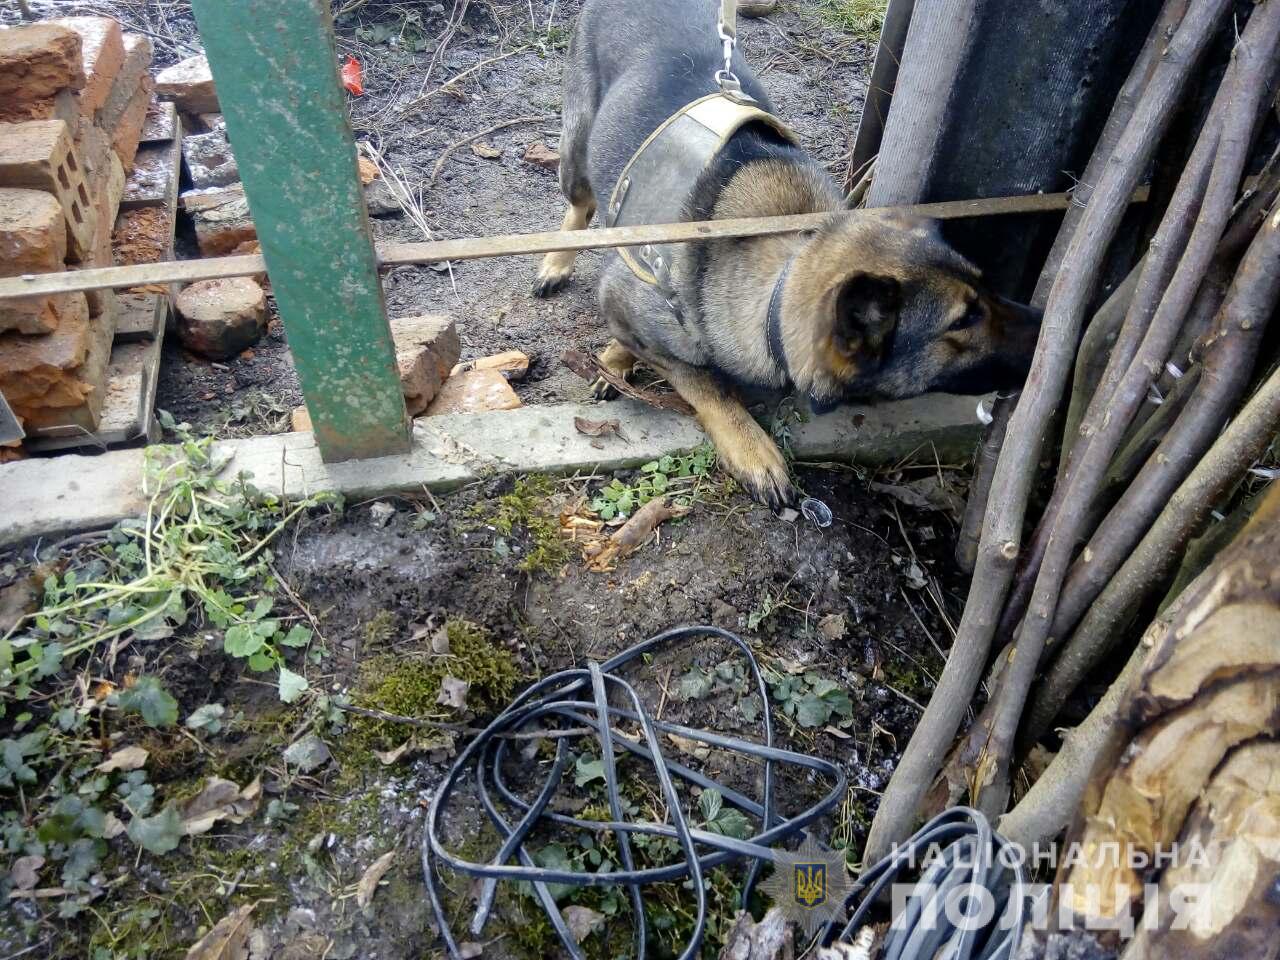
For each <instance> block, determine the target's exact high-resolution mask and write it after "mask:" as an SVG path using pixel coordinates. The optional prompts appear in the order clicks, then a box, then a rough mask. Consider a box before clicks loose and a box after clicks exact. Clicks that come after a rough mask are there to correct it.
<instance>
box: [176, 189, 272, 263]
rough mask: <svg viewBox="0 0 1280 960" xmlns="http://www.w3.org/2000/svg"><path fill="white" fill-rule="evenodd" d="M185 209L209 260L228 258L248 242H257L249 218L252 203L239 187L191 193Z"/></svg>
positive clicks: (185, 200) (186, 197) (201, 251)
mask: <svg viewBox="0 0 1280 960" xmlns="http://www.w3.org/2000/svg"><path fill="white" fill-rule="evenodd" d="M181 203H182V209H183V210H184V211H186V213H187V214H188V215H189V216H190V217H191V220H192V223H193V224H194V225H195V229H196V243H197V244H199V246H200V253H201V254H202V255H204V256H206V257H221V256H225V255H227V254H228V253H230V252H231V251H232V250H234V249H235V248H236V247H238V246H239V245H240V244H242V243H244V242H245V241H246V240H256V239H258V232H257V230H256V229H255V228H254V226H253V217H251V216H250V215H249V201H248V200H246V199H245V196H244V188H243V187H241V186H240V185H239V184H237V185H235V186H232V187H225V188H223V189H221V190H199V191H194V190H193V191H189V192H187V193H184V194H183V195H182V200H181Z"/></svg>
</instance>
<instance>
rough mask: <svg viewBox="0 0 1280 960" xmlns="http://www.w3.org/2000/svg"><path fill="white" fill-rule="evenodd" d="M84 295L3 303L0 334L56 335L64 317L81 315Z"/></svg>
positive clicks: (70, 294)
mask: <svg viewBox="0 0 1280 960" xmlns="http://www.w3.org/2000/svg"><path fill="white" fill-rule="evenodd" d="M86 299H87V298H86V297H85V295H84V294H82V293H55V294H53V295H51V296H48V297H16V298H12V299H5V300H0V332H6V333H7V332H9V331H11V330H12V331H16V332H18V333H25V334H41V333H53V332H54V331H55V330H57V329H58V327H60V326H61V325H62V322H63V319H64V318H65V317H68V316H70V317H72V318H73V319H74V318H75V317H76V316H78V315H79V313H80V301H82V300H86Z"/></svg>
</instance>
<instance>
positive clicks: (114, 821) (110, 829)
mask: <svg viewBox="0 0 1280 960" xmlns="http://www.w3.org/2000/svg"><path fill="white" fill-rule="evenodd" d="M127 829H128V827H126V826H125V823H124V821H123V820H121V819H120V818H119V817H117V816H116V815H115V814H114V813H108V814H107V816H106V819H105V820H104V821H103V825H102V839H103V840H114V839H115V838H116V837H118V836H120V834H122V833H124V832H125V830H127Z"/></svg>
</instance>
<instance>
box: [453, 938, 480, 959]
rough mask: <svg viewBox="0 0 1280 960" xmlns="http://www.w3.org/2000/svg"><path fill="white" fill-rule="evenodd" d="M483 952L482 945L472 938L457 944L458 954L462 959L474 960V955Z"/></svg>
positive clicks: (476, 955)
mask: <svg viewBox="0 0 1280 960" xmlns="http://www.w3.org/2000/svg"><path fill="white" fill-rule="evenodd" d="M483 953H484V947H482V946H481V945H480V944H478V943H476V942H475V941H473V940H468V941H466V942H465V943H460V944H458V956H459V957H461V958H462V960H475V958H476V957H478V956H480V955H481V954H483Z"/></svg>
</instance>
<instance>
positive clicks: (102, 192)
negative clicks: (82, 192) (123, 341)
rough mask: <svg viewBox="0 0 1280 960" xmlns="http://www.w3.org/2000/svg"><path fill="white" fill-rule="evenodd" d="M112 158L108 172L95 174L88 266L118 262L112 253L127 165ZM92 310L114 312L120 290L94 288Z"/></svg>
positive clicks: (92, 191) (91, 292) (90, 305)
mask: <svg viewBox="0 0 1280 960" xmlns="http://www.w3.org/2000/svg"><path fill="white" fill-rule="evenodd" d="M108 156H109V161H108V164H107V167H106V170H105V172H104V173H102V174H100V175H99V176H97V177H95V178H94V180H93V182H92V184H91V188H90V192H91V194H92V198H93V205H94V219H95V222H96V225H95V227H94V235H93V247H92V249H91V250H90V251H89V254H88V256H87V257H85V258H84V259H83V260H81V261H80V265H81V266H84V267H110V266H112V265H113V264H114V263H115V260H114V258H113V255H112V248H111V237H112V230H113V228H114V224H115V220H116V212H117V211H118V210H119V209H120V202H121V198H122V197H123V196H124V183H125V176H124V168H123V167H122V166H121V164H120V158H119V157H117V156H116V155H115V154H114V153H109V154H108ZM86 296H87V297H88V298H89V311H90V312H91V313H92V314H94V315H95V316H96V315H98V314H113V313H114V312H115V308H116V303H115V301H116V294H115V291H113V290H90V291H89V292H88V293H87V294H86Z"/></svg>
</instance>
